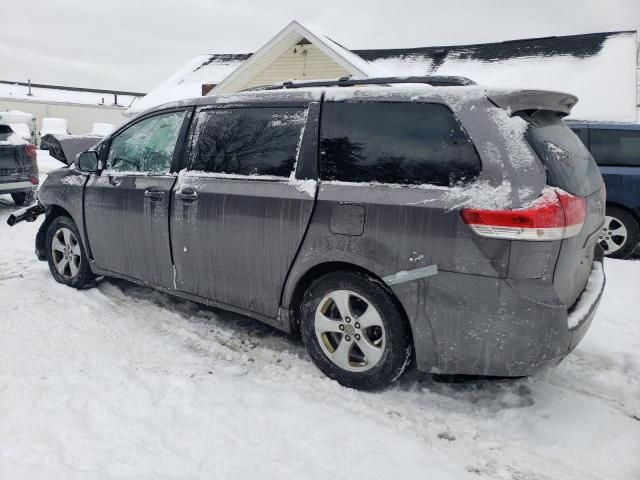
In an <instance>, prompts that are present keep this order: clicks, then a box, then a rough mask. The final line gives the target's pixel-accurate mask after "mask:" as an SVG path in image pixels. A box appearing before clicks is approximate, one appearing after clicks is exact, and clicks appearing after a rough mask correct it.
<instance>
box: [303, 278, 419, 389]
mask: <svg viewBox="0 0 640 480" xmlns="http://www.w3.org/2000/svg"><path fill="white" fill-rule="evenodd" d="M300 332H301V335H302V341H303V342H304V344H305V346H306V348H307V351H308V352H309V356H310V357H311V359H312V360H313V362H314V363H315V364H316V366H317V367H318V368H319V369H320V370H321V371H322V372H323V373H324V374H325V375H327V376H328V377H330V378H332V379H334V380H337V381H338V382H339V383H340V384H342V385H344V386H347V387H352V388H357V389H362V390H376V389H380V388H383V387H385V386H387V385H388V384H389V383H391V382H393V381H394V380H395V379H397V378H398V377H400V375H401V374H402V372H403V371H404V369H405V368H406V366H407V365H408V363H409V360H410V358H411V337H410V333H409V328H408V326H407V322H406V320H405V318H404V315H403V313H402V312H401V311H400V310H399V308H398V306H397V305H396V303H395V302H394V299H393V297H392V296H391V294H390V293H389V292H388V291H387V290H386V289H385V288H384V287H383V286H382V285H380V284H378V283H377V281H376V280H375V279H371V278H368V277H367V276H365V275H363V274H360V273H356V272H333V273H329V274H327V275H324V276H322V277H320V278H318V279H317V280H315V281H314V282H313V283H312V284H311V285H310V286H309V288H308V289H307V291H306V293H305V295H304V297H303V300H302V305H301V309H300Z"/></svg>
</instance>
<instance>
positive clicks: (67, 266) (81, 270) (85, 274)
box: [45, 216, 95, 289]
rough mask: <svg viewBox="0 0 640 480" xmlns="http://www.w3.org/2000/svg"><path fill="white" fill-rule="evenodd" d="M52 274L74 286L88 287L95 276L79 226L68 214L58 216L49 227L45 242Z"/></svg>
mask: <svg viewBox="0 0 640 480" xmlns="http://www.w3.org/2000/svg"><path fill="white" fill-rule="evenodd" d="M45 251H46V254H47V261H48V263H49V270H50V271H51V275H53V278H55V279H56V281H57V282H60V283H63V284H65V285H68V286H70V287H73V288H78V289H80V288H86V287H88V286H89V285H90V284H91V283H92V282H93V280H94V278H95V276H94V275H93V273H92V272H91V268H90V267H89V258H88V257H87V254H86V252H85V249H84V245H83V244H82V239H81V237H80V233H79V232H78V228H77V227H76V224H75V223H74V221H73V220H71V219H70V218H69V217H66V216H60V217H57V218H55V219H54V220H53V222H51V225H49V228H48V229H47V238H46V244H45Z"/></svg>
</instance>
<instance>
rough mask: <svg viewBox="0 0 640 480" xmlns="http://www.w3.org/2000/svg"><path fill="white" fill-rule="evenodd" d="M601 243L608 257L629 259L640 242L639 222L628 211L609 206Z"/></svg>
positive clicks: (600, 239) (600, 238)
mask: <svg viewBox="0 0 640 480" xmlns="http://www.w3.org/2000/svg"><path fill="white" fill-rule="evenodd" d="M599 241H600V246H602V249H603V250H604V254H605V255H607V256H608V257H611V258H627V257H628V256H629V255H631V254H632V253H633V251H634V250H635V249H636V247H637V246H638V241H640V227H638V222H637V220H636V219H635V218H634V217H633V216H632V215H631V214H630V213H629V212H627V211H626V210H623V209H621V208H618V207H611V206H608V207H607V214H606V217H605V222H604V225H603V227H602V232H601V235H600V237H599Z"/></svg>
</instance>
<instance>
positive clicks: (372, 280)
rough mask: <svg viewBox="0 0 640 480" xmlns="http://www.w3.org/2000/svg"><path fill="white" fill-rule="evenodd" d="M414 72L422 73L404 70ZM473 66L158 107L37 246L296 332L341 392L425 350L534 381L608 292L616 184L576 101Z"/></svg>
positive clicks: (29, 213) (417, 360) (133, 126)
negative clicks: (473, 71)
mask: <svg viewBox="0 0 640 480" xmlns="http://www.w3.org/2000/svg"><path fill="white" fill-rule="evenodd" d="M404 83H406V85H403V84H404ZM471 83H472V82H469V81H468V80H465V79H462V78H441V77H420V78H409V79H406V78H405V79H400V78H395V79H393V78H391V79H389V78H385V79H368V80H351V79H340V80H336V81H326V82H286V83H284V84H279V85H274V86H269V87H263V88H261V89H258V90H255V91H247V92H240V93H238V94H234V95H228V96H219V97H215V96H213V97H203V98H197V99H193V100H190V101H183V102H178V103H172V104H167V105H163V106H160V107H157V108H154V109H152V110H150V111H148V112H145V113H144V114H142V115H141V116H139V117H137V118H135V119H133V120H132V121H130V122H129V123H128V124H127V125H125V126H123V127H121V128H120V129H119V130H117V131H116V132H114V133H113V134H111V135H110V136H109V137H107V138H106V139H105V140H104V141H102V142H101V143H99V144H98V145H97V146H95V147H93V148H92V149H91V150H90V151H87V152H84V153H81V154H80V155H78V157H77V159H76V161H75V164H74V165H73V166H72V167H71V168H63V169H60V170H57V171H55V172H52V173H51V174H50V175H49V177H48V178H47V180H46V181H45V182H44V184H43V185H42V188H41V190H40V192H39V204H38V205H36V206H35V207H32V208H31V209H26V210H23V211H21V212H16V214H15V215H14V216H13V217H11V219H10V221H11V223H16V222H18V221H20V220H22V219H27V220H33V219H35V217H36V216H37V215H38V214H40V213H43V212H46V218H45V220H44V222H43V223H42V225H41V228H40V230H39V232H38V234H37V238H36V253H37V255H38V258H40V259H41V260H46V261H48V262H49V267H50V269H51V273H52V275H53V277H54V278H55V279H56V280H57V281H59V282H61V283H64V284H67V285H69V286H71V287H74V288H84V287H87V286H90V285H91V284H92V282H94V279H95V278H96V277H97V276H108V277H117V278H123V279H127V280H130V281H133V282H137V283H140V284H143V285H148V286H151V287H153V288H156V289H158V290H161V291H165V292H168V293H171V294H175V295H178V296H180V297H183V298H186V299H191V300H194V301H197V302H201V303H204V304H208V305H212V306H215V307H219V308H223V309H227V310H231V311H235V312H239V313H242V314H246V315H250V316H252V317H254V318H256V319H258V320H261V321H263V322H265V323H268V324H270V325H272V326H274V327H276V328H278V329H281V330H284V331H286V332H292V333H299V334H300V335H301V336H302V340H303V342H304V344H305V346H306V348H307V350H308V352H309V354H310V356H311V358H312V360H313V361H314V362H315V363H316V365H317V366H318V367H319V368H320V370H322V371H323V372H324V373H325V374H326V375H328V376H329V377H331V378H333V379H336V380H337V381H339V382H340V383H342V384H343V385H347V386H350V387H355V388H361V389H376V388H381V387H383V386H385V385H387V384H388V383H390V382H392V381H394V380H395V379H397V378H398V377H399V376H400V375H401V374H402V372H403V371H404V370H405V369H406V367H407V366H409V365H415V366H416V367H417V368H418V369H419V370H422V371H426V372H432V373H442V374H469V375H486V376H502V377H504V376H524V375H529V374H532V373H534V372H536V371H537V370H539V369H541V368H543V367H545V366H549V365H554V364H556V363H557V362H559V361H560V360H561V359H562V358H563V357H564V356H566V355H567V354H568V353H569V352H570V351H571V350H572V349H573V348H574V347H575V346H576V344H577V343H578V342H579V341H580V340H581V338H582V337H583V335H584V334H585V332H586V330H587V328H588V327H589V324H590V323H591V320H592V318H593V316H594V314H595V311H596V308H597V305H598V302H599V300H600V297H601V295H602V291H603V288H604V283H605V277H604V272H603V268H602V259H603V255H602V249H601V248H600V246H599V245H598V234H599V231H600V228H601V227H602V224H603V221H604V213H605V212H604V208H605V207H604V205H605V197H604V187H603V183H602V177H601V175H600V172H599V170H598V168H597V166H596V164H595V162H594V160H593V158H592V157H591V155H590V154H589V152H588V151H587V150H586V148H585V147H584V145H583V144H582V143H581V142H580V140H579V139H578V138H577V137H576V136H575V135H574V134H573V133H572V132H571V130H569V128H568V127H567V126H566V125H565V124H564V123H563V122H562V120H561V118H562V117H563V116H565V115H567V114H568V113H569V111H570V110H571V108H572V107H573V105H574V104H575V103H576V101H577V99H576V98H575V97H573V96H571V95H568V94H564V93H558V92H546V91H516V90H513V91H505V90H499V91H498V90H491V89H486V88H481V87H479V86H476V85H472V84H471Z"/></svg>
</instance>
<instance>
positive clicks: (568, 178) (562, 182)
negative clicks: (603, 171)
mask: <svg viewBox="0 0 640 480" xmlns="http://www.w3.org/2000/svg"><path fill="white" fill-rule="evenodd" d="M520 116H521V117H522V118H523V119H524V120H526V121H527V122H528V123H529V129H528V131H527V134H526V138H527V140H528V141H529V143H530V144H531V146H532V147H533V149H534V150H535V151H536V153H537V154H538V157H540V160H541V161H542V163H543V164H544V166H545V168H546V170H547V183H548V184H549V185H550V186H552V187H559V188H562V189H563V190H565V191H567V192H569V193H573V194H574V195H579V196H581V197H587V196H589V195H591V194H592V193H594V192H596V191H597V190H599V189H600V185H601V182H602V177H601V175H600V170H599V169H598V166H597V165H596V162H595V161H594V159H593V157H592V156H591V154H590V153H589V150H587V147H585V146H584V144H583V143H582V141H581V140H580V139H579V138H578V137H577V136H576V134H575V133H573V132H572V131H571V129H570V128H569V127H568V126H567V125H566V124H565V123H564V122H563V121H562V119H560V117H559V116H558V115H557V114H555V113H554V112H550V111H539V112H536V113H533V114H524V113H523V114H520Z"/></svg>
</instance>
